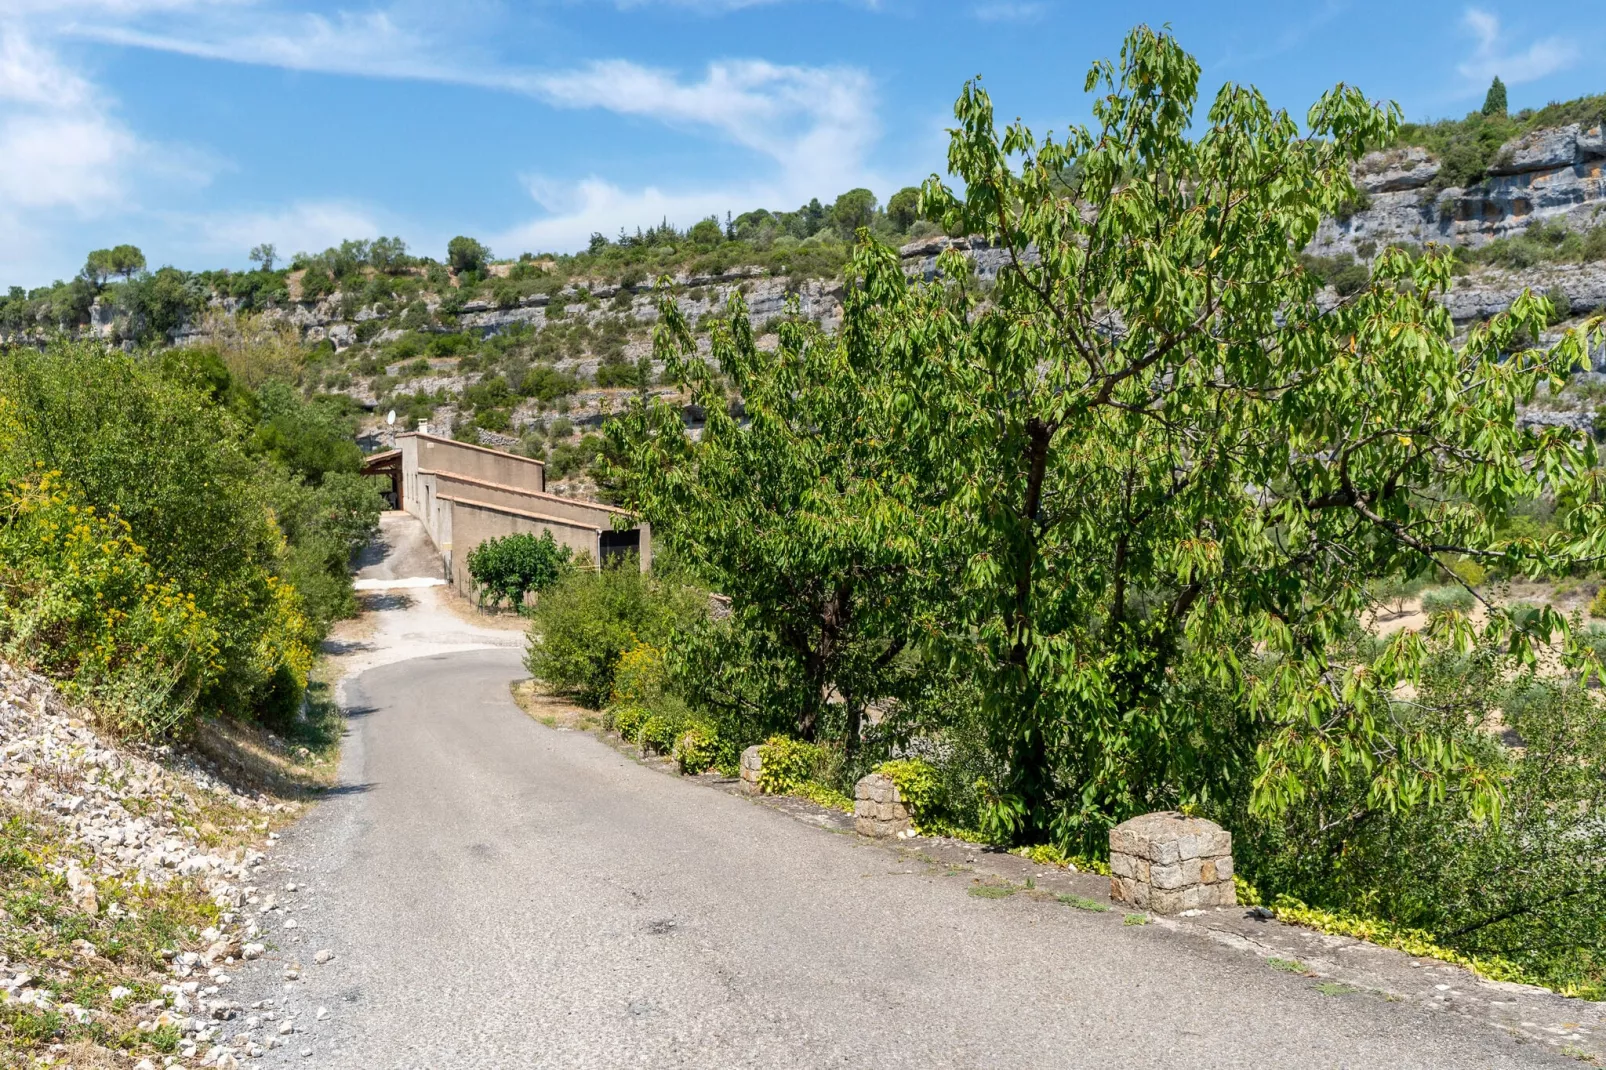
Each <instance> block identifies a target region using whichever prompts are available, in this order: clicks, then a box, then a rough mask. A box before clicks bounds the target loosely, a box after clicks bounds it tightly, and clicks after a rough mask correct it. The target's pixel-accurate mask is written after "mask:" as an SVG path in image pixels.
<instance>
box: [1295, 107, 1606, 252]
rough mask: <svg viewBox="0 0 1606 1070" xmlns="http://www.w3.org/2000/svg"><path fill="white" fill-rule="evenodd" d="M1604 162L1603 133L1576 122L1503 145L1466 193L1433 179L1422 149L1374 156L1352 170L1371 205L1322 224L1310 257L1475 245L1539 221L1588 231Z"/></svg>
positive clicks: (1603, 191)
mask: <svg viewBox="0 0 1606 1070" xmlns="http://www.w3.org/2000/svg"><path fill="white" fill-rule="evenodd" d="M1603 163H1606V134H1602V131H1601V128H1600V127H1599V126H1593V127H1590V128H1588V129H1585V128H1583V127H1581V126H1579V125H1578V124H1577V123H1573V124H1571V125H1569V126H1564V127H1559V128H1556V129H1551V130H1535V131H1533V132H1531V133H1529V134H1526V135H1524V136H1523V137H1520V138H1516V139H1515V140H1513V141H1511V142H1509V143H1508V144H1506V145H1505V146H1504V147H1503V148H1502V149H1501V151H1500V152H1499V153H1498V154H1497V155H1496V157H1495V160H1494V162H1493V163H1492V164H1491V165H1490V167H1489V168H1488V175H1487V177H1486V178H1485V179H1484V180H1483V181H1481V182H1479V183H1477V184H1476V185H1473V186H1467V187H1464V188H1462V187H1456V186H1449V187H1445V186H1442V184H1441V183H1439V182H1438V181H1436V180H1437V179H1438V176H1439V171H1440V162H1439V161H1438V160H1437V159H1435V158H1434V157H1433V155H1432V154H1431V153H1429V152H1428V151H1427V150H1425V149H1421V148H1415V147H1407V148H1396V149H1389V150H1387V151H1384V152H1375V153H1372V154H1371V155H1369V156H1367V157H1365V158H1364V159H1362V160H1361V161H1360V163H1359V165H1358V166H1357V167H1356V169H1355V179H1356V184H1357V185H1358V186H1359V187H1360V188H1361V190H1362V191H1363V192H1364V193H1365V194H1366V199H1367V203H1366V204H1365V206H1364V207H1362V208H1360V210H1358V211H1356V212H1355V213H1354V214H1352V215H1349V216H1347V217H1345V218H1343V219H1329V220H1326V221H1325V222H1324V223H1323V224H1322V225H1321V228H1320V229H1319V230H1318V231H1317V233H1316V238H1315V240H1314V241H1313V242H1312V243H1311V247H1310V251H1311V252H1313V253H1317V254H1320V255H1324V256H1330V255H1332V254H1334V253H1340V252H1345V253H1350V254H1352V255H1354V256H1357V257H1359V258H1361V259H1366V258H1367V256H1368V255H1369V252H1370V249H1373V248H1376V249H1381V248H1383V247H1385V246H1387V245H1391V244H1394V243H1397V242H1406V243H1410V244H1414V245H1425V244H1427V243H1428V242H1430V241H1434V242H1439V243H1440V244H1443V245H1453V246H1456V247H1458V248H1468V247H1470V248H1476V247H1478V246H1481V245H1484V244H1486V243H1488V242H1491V241H1494V240H1496V239H1498V238H1509V237H1513V236H1515V235H1517V234H1520V233H1522V232H1523V231H1525V230H1527V229H1528V228H1529V227H1531V226H1533V225H1535V224H1536V223H1551V222H1556V223H1560V224H1562V225H1564V226H1566V227H1567V228H1568V229H1572V230H1586V229H1588V228H1590V227H1592V226H1595V225H1596V224H1597V223H1598V222H1600V215H1601V210H1602V207H1603V206H1606V178H1603V176H1602V173H1601V167H1602V164H1603Z"/></svg>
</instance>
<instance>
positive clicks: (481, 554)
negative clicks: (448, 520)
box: [468, 531, 574, 609]
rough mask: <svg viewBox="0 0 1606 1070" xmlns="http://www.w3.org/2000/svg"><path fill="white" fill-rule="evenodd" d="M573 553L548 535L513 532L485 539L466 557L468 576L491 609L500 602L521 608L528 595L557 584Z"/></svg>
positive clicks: (548, 533)
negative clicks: (487, 600)
mask: <svg viewBox="0 0 1606 1070" xmlns="http://www.w3.org/2000/svg"><path fill="white" fill-rule="evenodd" d="M573 557H574V551H573V550H571V549H570V548H569V547H567V546H559V545H558V544H557V542H556V540H554V539H553V538H552V532H550V531H543V532H542V533H541V534H540V536H539V537H537V536H535V535H533V534H531V533H529V532H517V533H515V534H512V535H503V536H502V537H500V538H495V539H486V540H485V541H484V542H482V543H480V544H479V545H478V546H476V547H474V549H473V550H471V551H470V552H469V555H468V573H469V575H470V576H472V577H473V578H474V586H475V589H476V590H477V591H479V593H480V597H481V599H486V598H488V599H489V600H490V603H491V605H492V606H499V605H501V604H502V603H503V602H506V603H507V604H508V605H510V606H512V607H514V608H515V609H522V608H523V606H524V604H525V602H526V600H527V599H528V598H529V596H530V595H532V594H540V593H541V592H542V591H545V590H548V589H550V588H551V587H553V586H554V585H555V584H557V583H558V581H559V580H561V579H562V578H563V576H564V573H565V572H567V571H568V569H569V566H570V561H571V559H572V558H573Z"/></svg>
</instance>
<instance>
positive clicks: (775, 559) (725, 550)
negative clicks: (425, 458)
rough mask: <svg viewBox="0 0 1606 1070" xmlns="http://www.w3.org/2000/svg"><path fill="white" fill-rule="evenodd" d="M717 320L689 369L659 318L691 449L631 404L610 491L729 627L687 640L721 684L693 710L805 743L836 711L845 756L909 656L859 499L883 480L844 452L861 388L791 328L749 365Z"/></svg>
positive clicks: (900, 577) (903, 592)
mask: <svg viewBox="0 0 1606 1070" xmlns="http://www.w3.org/2000/svg"><path fill="white" fill-rule="evenodd" d="M731 311H732V312H733V315H731V316H730V317H729V319H728V320H724V321H721V322H719V323H718V324H716V325H715V327H714V329H713V331H712V332H711V336H710V338H711V352H710V359H709V360H706V361H705V360H704V359H703V358H702V357H700V356H699V355H698V347H697V339H696V337H695V335H694V333H693V332H692V330H691V328H690V325H689V324H687V323H686V321H685V318H684V317H683V316H682V315H681V313H680V310H679V308H678V307H677V306H676V304H675V301H674V299H673V298H672V297H671V296H666V297H665V298H664V299H663V300H662V301H661V303H660V308H659V312H660V316H661V320H660V322H661V324H662V326H661V328H660V330H659V331H658V335H657V356H658V358H659V359H660V360H662V361H663V362H664V364H665V368H666V374H667V375H668V376H669V377H671V378H673V379H674V380H675V381H676V382H677V383H679V384H681V385H682V386H683V387H685V388H689V389H690V391H691V393H692V396H693V398H694V399H695V401H696V403H697V404H698V405H699V406H701V407H702V408H703V409H704V410H705V412H706V413H707V417H706V423H705V425H704V428H703V433H702V435H701V437H700V438H699V439H697V440H695V441H693V440H692V439H691V438H690V437H689V436H686V435H684V434H683V433H682V431H681V429H682V427H683V422H684V421H683V417H682V416H681V415H680V414H679V410H677V409H675V408H674V407H672V406H668V405H662V404H651V405H643V404H639V403H638V404H636V405H635V406H633V407H632V409H631V410H630V411H629V412H628V413H627V414H626V415H625V416H624V417H623V418H621V419H618V420H615V421H613V422H611V423H610V424H608V425H607V431H608V434H609V436H610V441H611V443H612V444H613V446H614V451H613V452H614V454H615V455H616V456H617V457H618V458H619V465H618V469H619V470H618V471H617V472H616V473H610V474H615V475H617V476H618V477H619V478H620V480H621V489H622V491H623V496H624V500H625V502H626V503H627V504H628V505H629V507H630V508H631V509H633V510H635V511H637V512H639V513H640V514H641V515H642V516H643V517H644V518H645V519H646V520H648V521H649V522H650V523H651V524H652V527H653V531H654V533H655V535H657V536H658V538H659V541H660V543H661V544H662V545H663V546H664V547H665V548H666V550H667V551H668V552H669V553H670V554H672V555H673V556H674V558H675V559H676V560H679V561H683V562H685V563H686V564H687V565H688V566H689V567H690V568H692V569H693V570H694V571H695V572H697V573H698V574H699V575H700V576H701V577H702V578H704V579H705V580H706V581H707V582H708V583H709V584H710V585H711V586H712V587H713V588H714V589H715V590H718V591H719V592H720V593H721V594H724V595H726V596H728V597H729V598H730V599H731V608H732V614H733V618H734V619H733V621H732V624H731V626H730V627H727V628H723V629H718V630H715V631H714V632H711V633H708V634H706V635H705V636H704V637H703V638H704V639H706V640H709V641H711V642H713V643H714V645H715V646H716V647H718V648H719V651H716V652H714V653H712V654H711V656H708V657H707V658H706V659H705V660H706V661H707V663H708V664H709V665H712V666H723V667H724V668H723V669H722V670H719V671H717V672H716V673H715V675H716V676H717V677H718V679H717V680H710V681H709V684H708V686H705V687H703V688H702V689H701V695H700V697H701V698H703V699H704V700H706V701H708V702H710V703H713V704H716V705H719V706H722V707H727V708H731V707H746V708H748V709H749V710H753V711H759V710H762V711H766V713H774V714H775V715H777V716H778V718H779V719H780V720H781V721H782V722H783V727H785V728H787V729H788V730H790V731H793V732H796V733H797V734H798V735H800V736H802V737H803V738H804V739H809V740H812V739H814V738H815V737H816V736H817V735H818V734H819V733H820V731H821V728H822V723H823V719H824V717H825V714H826V711H827V707H828V705H829V703H830V701H831V699H832V697H833V696H839V697H840V698H841V700H842V706H843V712H844V713H845V715H846V719H845V722H844V723H843V724H841V725H839V726H837V727H838V728H839V729H840V731H841V732H842V733H843V737H842V738H843V741H844V743H845V744H846V746H847V747H848V748H849V749H852V748H853V747H854V746H856V745H857V743H858V740H859V733H860V725H861V721H862V716H863V712H864V709H865V707H866V705H867V704H868V703H869V702H870V701H873V700H874V699H876V698H878V697H883V696H885V695H886V694H887V693H888V684H887V679H888V673H889V667H890V666H891V664H892V663H893V661H894V659H896V658H897V656H898V654H899V653H900V652H901V651H902V650H903V649H904V648H905V646H906V645H907V637H906V635H905V634H904V633H903V632H902V630H901V629H900V628H899V627H898V624H899V623H901V621H902V615H903V613H904V610H905V607H906V606H908V605H909V604H910V603H911V602H912V601H914V597H913V591H912V590H910V589H908V579H909V576H910V572H911V566H912V564H913V560H914V558H915V556H916V555H915V552H914V549H913V547H912V546H911V544H910V543H909V542H908V541H907V540H903V539H898V538H895V537H889V534H890V533H891V532H894V531H896V529H897V521H896V519H895V518H894V517H895V515H896V514H894V515H893V516H889V513H888V510H887V502H886V501H885V499H884V498H882V497H881V496H879V495H877V494H876V493H875V491H874V488H875V486H876V485H877V483H878V481H880V480H882V479H889V478H896V476H897V474H898V473H897V472H896V471H892V470H889V469H888V467H887V464H888V460H889V459H888V458H887V457H886V456H885V454H884V453H881V452H878V451H874V450H863V449H858V448H856V443H855V442H854V435H855V433H856V430H857V421H858V420H860V419H861V418H862V416H863V411H862V406H861V404H860V390H861V388H862V385H863V384H862V381H861V380H860V379H859V378H858V377H857V376H856V375H855V374H853V373H852V372H850V371H849V370H848V369H847V368H846V367H845V365H844V362H843V360H842V352H841V349H840V347H839V346H838V345H837V344H835V342H834V340H832V339H831V338H829V337H828V336H826V335H824V334H823V333H822V332H821V331H820V330H819V328H818V327H817V326H816V325H815V324H813V323H812V322H810V321H807V320H803V319H801V318H799V317H791V318H788V319H787V320H786V321H784V322H783V323H782V324H781V325H780V328H779V334H780V344H779V346H778V347H777V349H776V350H775V351H774V352H773V353H772V352H767V351H762V350H760V349H758V347H757V345H756V343H755V339H754V336H753V329H752V326H751V324H750V322H749V319H748V316H747V313H746V308H745V306H744V305H743V304H742V303H741V301H740V298H739V296H738V297H736V298H733V302H732V305H731ZM795 311H796V309H795V308H794V309H793V312H795ZM716 369H717V370H716ZM727 381H728V383H729V385H730V387H731V388H732V389H734V390H735V391H736V392H737V393H739V394H740V395H741V398H742V417H741V419H738V418H737V417H736V416H734V415H733V414H732V412H731V409H730V406H729V405H728V404H727V403H726V400H725V390H726V385H725V384H726V382H727ZM560 448H561V447H560Z"/></svg>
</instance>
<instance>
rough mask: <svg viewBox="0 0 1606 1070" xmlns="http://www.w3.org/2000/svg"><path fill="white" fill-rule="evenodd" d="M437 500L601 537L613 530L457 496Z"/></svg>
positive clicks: (439, 497) (436, 498)
mask: <svg viewBox="0 0 1606 1070" xmlns="http://www.w3.org/2000/svg"><path fill="white" fill-rule="evenodd" d="M435 500H436V501H442V502H451V503H453V504H454V505H467V506H472V507H473V508H475V509H484V510H487V511H489V512H492V513H505V514H506V515H508V516H517V517H523V518H524V519H526V520H539V521H540V522H541V523H543V524H555V525H557V526H558V527H565V528H579V529H580V530H581V531H594V532H596V533H597V534H599V535H600V534H602V532H603V531H604V530H612V529H604V528H599V527H597V526H596V525H594V524H583V523H581V522H580V521H578V520H570V519H568V518H567V517H561V516H548V515H547V514H545V513H532V512H529V511H527V510H524V509H513V508H511V507H509V506H506V505H496V504H495V503H493V502H482V501H478V500H476V499H474V498H459V497H458V496H456V495H455V494H437V495H435Z"/></svg>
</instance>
